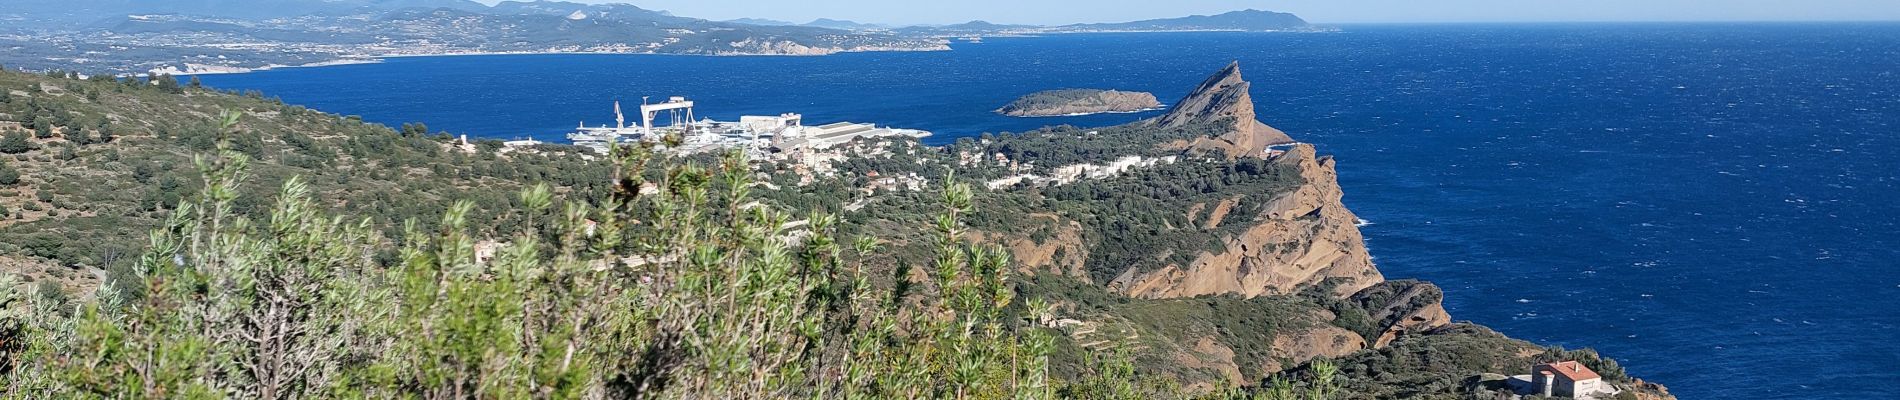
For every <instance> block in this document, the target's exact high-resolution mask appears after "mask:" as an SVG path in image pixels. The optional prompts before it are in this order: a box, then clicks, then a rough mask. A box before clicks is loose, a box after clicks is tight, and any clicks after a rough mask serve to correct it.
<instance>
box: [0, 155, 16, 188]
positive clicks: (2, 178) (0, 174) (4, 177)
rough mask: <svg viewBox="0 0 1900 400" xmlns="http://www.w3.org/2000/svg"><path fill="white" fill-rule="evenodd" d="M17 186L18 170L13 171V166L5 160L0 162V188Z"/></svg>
mask: <svg viewBox="0 0 1900 400" xmlns="http://www.w3.org/2000/svg"><path fill="white" fill-rule="evenodd" d="M18 184H20V170H18V169H14V168H13V165H12V164H10V163H8V162H7V161H6V160H0V186H13V185H18Z"/></svg>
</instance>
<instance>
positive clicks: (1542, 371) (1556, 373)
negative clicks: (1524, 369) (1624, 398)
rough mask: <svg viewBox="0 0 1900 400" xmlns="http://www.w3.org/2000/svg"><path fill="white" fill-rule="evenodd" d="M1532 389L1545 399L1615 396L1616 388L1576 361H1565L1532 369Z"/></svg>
mask: <svg viewBox="0 0 1900 400" xmlns="http://www.w3.org/2000/svg"><path fill="white" fill-rule="evenodd" d="M1531 388H1532V389H1533V390H1535V391H1536V392H1537V393H1538V394H1541V395H1543V396H1545V397H1550V396H1562V397H1571V398H1579V399H1583V398H1590V397H1591V396H1593V395H1596V394H1597V393H1607V394H1614V393H1615V392H1616V389H1615V388H1612V387H1610V385H1608V384H1605V383H1603V377H1602V376H1599V375H1597V372H1596V371H1591V370H1590V367H1585V366H1583V363H1580V362H1576V361H1564V362H1556V363H1550V364H1544V365H1539V366H1535V367H1531Z"/></svg>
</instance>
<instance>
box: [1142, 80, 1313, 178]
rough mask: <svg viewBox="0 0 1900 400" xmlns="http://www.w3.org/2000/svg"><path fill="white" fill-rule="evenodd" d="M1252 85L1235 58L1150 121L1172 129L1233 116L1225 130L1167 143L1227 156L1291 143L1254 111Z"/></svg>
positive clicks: (1261, 153)
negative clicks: (1165, 111)
mask: <svg viewBox="0 0 1900 400" xmlns="http://www.w3.org/2000/svg"><path fill="white" fill-rule="evenodd" d="M1251 87H1252V84H1250V83H1248V82H1247V81H1246V80H1244V79H1242V78H1241V76H1240V62H1239V61H1235V62H1234V63H1233V64H1229V65H1228V66H1227V68H1224V69H1221V71H1220V72H1218V73H1215V74H1214V76H1211V77H1208V78H1207V81H1205V82H1201V86H1200V87H1197V88H1195V89H1194V91H1193V92H1190V93H1189V94H1188V95H1187V97H1186V98H1183V99H1181V101H1179V102H1176V103H1175V105H1174V108H1173V109H1172V110H1169V111H1168V113H1167V114H1166V115H1162V116H1161V117H1158V118H1155V119H1153V120H1149V122H1148V123H1150V124H1154V125H1155V126H1158V127H1161V128H1163V129H1173V128H1180V127H1184V126H1188V125H1191V124H1194V123H1197V122H1205V121H1217V120H1221V119H1231V120H1232V122H1233V124H1234V125H1233V127H1232V128H1231V129H1229V130H1228V131H1227V132H1225V133H1222V134H1219V135H1214V136H1212V137H1202V138H1198V139H1194V140H1192V141H1182V142H1175V143H1170V144H1168V145H1167V146H1168V147H1171V148H1179V149H1185V150H1190V151H1194V152H1212V151H1221V152H1224V153H1226V154H1227V157H1228V158H1240V157H1261V156H1264V155H1265V153H1266V150H1267V146H1271V145H1276V144H1285V143H1292V142H1293V138H1291V137H1288V136H1287V135H1286V133H1285V132H1281V131H1280V130H1279V129H1274V128H1273V127H1271V126H1267V124H1265V123H1261V122H1260V120H1259V116H1258V115H1256V114H1255V112H1254V103H1253V96H1252V95H1250V94H1249V93H1248V89H1250V88H1251Z"/></svg>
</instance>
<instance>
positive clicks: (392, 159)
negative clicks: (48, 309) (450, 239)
mask: <svg viewBox="0 0 1900 400" xmlns="http://www.w3.org/2000/svg"><path fill="white" fill-rule="evenodd" d="M186 86H187V87H173V86H161V85H150V84H144V83H138V84H128V83H121V82H114V81H110V80H83V81H82V80H75V79H65V78H52V77H47V76H42V75H29V74H21V73H13V72H6V73H0V92H6V93H7V96H6V99H5V100H6V101H5V102H4V103H0V121H11V122H19V123H20V124H19V126H13V125H14V124H9V123H6V122H0V135H24V136H27V137H29V138H30V139H29V140H28V141H29V142H30V143H31V146H32V147H33V149H32V150H29V151H26V152H23V153H19V154H0V157H4V159H5V162H6V163H8V164H9V165H11V166H12V167H13V168H15V169H17V170H18V171H20V174H21V177H22V178H21V182H20V183H18V184H16V185H12V186H10V187H0V207H4V208H5V209H6V210H7V211H9V214H10V217H9V218H6V219H4V220H0V257H8V258H9V259H10V260H12V263H14V264H33V265H39V266H41V267H42V268H43V267H45V266H59V267H63V268H67V269H69V270H70V271H72V272H74V273H75V274H77V273H81V272H88V270H94V272H96V270H109V269H112V268H114V267H119V266H122V265H123V264H124V262H125V261H126V260H127V258H129V257H128V255H131V256H135V255H136V253H137V251H138V249H139V247H140V246H142V245H143V241H144V237H145V233H146V232H147V231H149V230H150V229H152V228H154V227H157V226H158V224H159V222H160V221H161V220H162V218H164V216H165V215H168V212H169V210H170V209H171V208H172V207H175V206H176V205H177V204H178V203H179V201H180V200H181V199H182V197H183V196H185V195H186V194H189V193H196V192H197V187H198V186H199V185H200V183H199V181H200V179H199V175H198V172H197V170H196V167H195V166H194V164H193V162H192V157H193V155H194V154H203V153H206V152H208V151H210V150H212V148H213V147H212V146H213V143H215V140H214V139H215V137H216V135H217V134H218V133H217V132H216V130H215V129H213V128H212V126H213V125H212V124H213V122H214V120H215V119H216V117H215V116H216V115H218V114H219V112H220V110H235V111H242V112H243V113H244V117H243V120H242V122H241V124H240V127H241V130H240V132H238V133H237V134H236V136H235V137H234V140H233V142H234V143H235V144H236V146H235V147H236V149H237V150H239V151H241V152H244V153H246V154H248V155H250V156H251V157H252V158H253V159H254V160H253V162H252V168H251V169H250V175H249V177H248V178H247V179H246V181H245V183H246V185H245V186H244V189H245V190H246V191H247V192H248V193H247V195H246V196H243V197H242V199H244V200H242V202H241V203H240V204H239V208H240V209H241V210H244V211H246V212H259V211H260V210H262V209H263V208H265V207H264V206H265V205H268V204H271V202H272V201H274V197H275V196H274V194H275V192H276V190H277V188H278V186H279V185H281V183H282V182H283V181H285V180H287V179H289V178H290V177H293V176H302V177H303V178H305V179H306V180H307V181H309V182H310V183H311V184H312V185H313V186H314V187H313V189H314V190H313V191H314V192H315V193H317V194H318V195H319V196H321V197H322V199H323V200H324V201H325V202H326V203H329V204H331V205H334V206H335V207H337V208H338V209H340V210H343V211H347V212H349V213H350V214H352V215H359V216H363V217H368V218H371V219H373V221H374V222H375V223H376V224H378V225H379V226H380V227H382V228H384V231H385V232H387V233H390V234H391V235H390V236H392V237H393V233H395V232H398V231H399V230H400V229H399V228H400V226H401V224H402V222H403V221H405V220H407V219H410V218H415V219H417V220H418V221H419V222H421V223H422V224H423V226H424V227H427V226H428V225H429V224H432V223H434V222H435V220H436V219H437V218H438V217H439V216H440V215H441V212H442V210H444V209H446V207H447V206H448V205H449V204H450V203H451V202H452V201H454V200H464V199H465V200H470V201H473V202H475V203H476V205H477V209H478V210H484V211H493V210H501V209H506V208H509V207H510V206H512V205H513V204H512V203H513V202H515V199H514V198H513V193H515V192H516V191H517V190H519V188H521V187H524V186H526V185H530V184H533V183H537V182H550V183H555V184H557V185H561V186H564V187H570V188H578V189H579V190H593V188H595V186H594V185H597V184H598V183H600V182H605V181H606V179H605V177H606V174H607V169H606V167H604V166H599V165H596V164H595V163H591V162H587V161H585V160H582V159H580V158H579V157H571V156H562V155H559V153H562V152H565V151H569V149H565V148H555V147H549V148H545V149H541V150H540V151H538V152H537V153H539V154H524V153H512V154H506V155H497V154H496V152H495V151H494V150H495V149H496V148H498V147H499V146H498V144H497V143H493V142H485V143H477V144H474V145H472V146H468V147H467V148H463V147H461V146H459V143H456V141H454V140H451V139H449V138H447V137H446V136H443V135H435V134H414V133H413V132H412V133H411V134H404V133H401V132H397V131H395V130H392V129H390V128H388V127H385V126H382V125H376V124H366V123H363V122H361V121H360V120H359V119H355V118H350V117H340V116H336V115H331V114H324V113H320V112H315V111H311V110H309V109H305V108H303V107H299V106H291V105H285V104H283V103H281V102H278V101H275V100H272V99H266V98H262V97H261V96H257V95H254V94H253V95H238V94H230V93H221V92H216V91H212V90H208V89H197V88H191V87H188V85H186ZM36 124H43V125H52V127H51V129H50V130H51V131H52V133H53V135H52V136H51V137H48V138H33V136H34V135H32V134H31V133H30V132H31V131H32V130H33V128H36V127H37V126H35V125H36ZM102 126H103V128H101V127H102ZM101 131H107V132H110V133H111V135H112V136H113V138H112V139H111V140H110V141H108V142H103V143H98V142H99V141H100V140H101V139H100V132H101ZM82 142H83V143H87V144H83V145H82V144H79V143H82ZM69 157H70V158H69ZM35 209H37V210H35ZM477 215H487V216H489V217H487V218H479V219H478V222H477V226H478V227H480V228H486V227H493V226H497V225H499V224H505V223H507V222H508V221H509V219H510V218H512V217H511V216H509V215H507V214H495V213H484V214H477ZM74 289H81V288H74Z"/></svg>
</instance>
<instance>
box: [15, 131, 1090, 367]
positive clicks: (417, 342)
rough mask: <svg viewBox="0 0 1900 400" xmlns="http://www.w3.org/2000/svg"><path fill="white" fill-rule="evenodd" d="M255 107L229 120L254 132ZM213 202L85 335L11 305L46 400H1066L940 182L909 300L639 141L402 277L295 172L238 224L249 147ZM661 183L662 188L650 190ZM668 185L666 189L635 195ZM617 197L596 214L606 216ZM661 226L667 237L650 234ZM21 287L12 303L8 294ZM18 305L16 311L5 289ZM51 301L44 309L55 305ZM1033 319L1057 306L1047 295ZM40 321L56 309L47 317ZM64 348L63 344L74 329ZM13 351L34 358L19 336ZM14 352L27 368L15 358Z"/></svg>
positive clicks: (230, 152)
mask: <svg viewBox="0 0 1900 400" xmlns="http://www.w3.org/2000/svg"><path fill="white" fill-rule="evenodd" d="M237 125H238V119H237V117H236V114H235V113H230V114H227V115H226V116H225V117H224V118H222V120H221V123H220V130H221V131H226V132H235V131H236V130H237V129H236V128H235V127H236V126H237ZM217 143H218V145H217V146H216V147H217V149H218V152H217V153H216V155H215V156H210V157H199V158H197V160H196V162H195V164H196V165H197V167H198V172H199V176H201V177H202V181H203V188H204V189H203V191H202V193H201V194H199V195H196V196H193V200H192V201H190V202H188V203H184V204H181V205H180V206H179V208H178V210H177V211H175V212H174V213H172V215H171V217H169V218H168V219H167V221H166V223H165V224H164V227H163V228H162V229H159V230H156V231H154V232H153V233H152V235H151V238H150V242H149V245H148V246H147V250H146V251H145V253H144V254H143V255H141V256H140V257H139V259H138V261H137V262H136V263H135V264H136V265H137V267H136V269H137V271H138V273H137V274H136V275H135V277H136V279H138V280H139V281H141V283H140V284H138V285H137V286H138V288H139V289H140V290H142V291H143V293H144V294H143V295H142V296H138V297H136V299H134V300H128V301H129V303H120V302H119V301H121V300H118V299H121V298H131V297H130V296H126V297H121V296H118V295H115V294H114V293H111V292H115V291H116V290H117V289H115V287H116V286H110V285H109V286H107V287H105V288H102V289H101V290H102V295H101V296H99V299H100V300H99V301H97V302H92V303H88V304H85V305H83V306H80V307H79V308H78V310H79V312H78V314H77V315H76V316H74V317H72V318H70V319H44V318H28V317H24V316H22V315H16V314H8V315H7V319H5V320H4V321H3V322H4V323H5V324H6V325H5V326H12V327H17V328H18V329H16V330H14V331H15V332H18V333H17V334H16V336H14V337H15V338H18V339H20V340H22V341H23V342H24V343H32V344H33V345H32V346H34V348H35V349H38V351H39V352H38V353H36V354H38V355H39V356H41V357H44V358H42V360H44V361H45V362H38V363H28V364H14V365H18V367H17V368H16V369H14V370H11V371H7V374H5V375H4V376H5V381H4V382H6V383H7V384H8V385H10V386H9V387H12V388H16V390H14V391H12V392H11V393H14V394H17V395H24V396H27V397H43V396H57V397H65V396H76V397H113V398H226V397H236V398H271V399H278V398H316V397H346V398H357V397H373V398H392V397H402V398H407V397H416V398H583V397H599V396H602V395H607V396H609V397H638V398H786V397H814V398H833V397H840V398H891V397H906V398H918V397H933V398H951V397H954V398H973V399H1002V398H1049V397H1050V396H1052V395H1053V393H1055V391H1054V385H1055V383H1054V382H1053V381H1052V380H1051V379H1049V376H1048V374H1047V370H1048V354H1049V351H1050V349H1051V345H1050V343H1051V341H1052V337H1050V336H1049V335H1048V334H1047V333H1045V332H1042V331H1038V330H1029V331H1018V330H1017V328H1018V327H1017V326H1016V324H1014V323H1012V322H1011V321H1010V320H1008V319H1007V318H1006V317H1005V315H1006V314H1005V313H1004V312H1003V310H1004V309H1005V308H1009V307H1011V305H1012V304H1013V303H1014V300H1015V298H1014V291H1013V289H1011V284H1010V278H1009V272H1010V271H1012V270H1013V269H1012V268H1011V267H1009V265H1008V263H1009V261H1008V258H1007V256H1006V255H1005V254H1006V253H1004V252H1002V251H1000V250H997V249H991V248H984V247H974V246H971V245H969V244H967V243H964V242H963V240H962V239H961V238H962V232H963V229H965V228H963V225H962V223H961V221H960V217H961V216H962V215H965V214H968V213H970V212H972V211H973V207H974V205H973V204H972V202H971V191H970V189H969V187H968V186H966V185H950V186H947V187H946V188H945V189H944V190H943V191H942V192H943V194H944V195H943V196H942V199H941V200H942V201H943V204H944V206H943V208H942V212H941V213H940V214H939V217H938V219H937V221H938V223H937V224H936V225H935V229H934V232H935V236H936V237H937V238H938V240H937V244H936V248H937V250H938V251H939V253H938V254H937V255H936V257H935V262H934V263H933V264H932V265H933V267H934V269H935V272H933V273H932V274H931V276H932V277H933V278H932V279H931V280H929V281H928V282H926V283H927V284H928V288H930V289H931V291H930V292H929V295H927V296H926V295H921V294H920V295H918V296H911V297H892V296H889V295H887V294H886V293H881V292H879V290H878V289H875V288H874V287H872V286H870V285H869V284H868V283H867V282H868V279H867V277H866V276H865V274H866V271H865V269H864V268H863V266H862V264H860V262H861V260H863V259H864V256H865V255H867V254H871V253H873V252H875V251H876V247H877V245H876V244H875V242H870V241H859V242H856V243H853V244H851V245H849V246H847V245H844V244H841V243H839V242H837V241H835V240H833V239H832V237H834V236H833V235H835V233H836V232H835V227H836V219H835V217H831V216H827V215H823V214H815V215H813V216H811V217H810V218H809V219H807V221H809V225H808V228H807V229H808V230H807V232H809V234H806V235H801V236H798V237H803V239H802V240H797V241H793V240H792V239H791V238H792V237H793V236H788V235H786V234H785V230H784V229H785V227H786V223H787V220H788V219H789V215H787V214H785V213H783V212H780V211H775V210H771V209H764V208H749V207H742V205H744V204H745V203H747V202H750V200H749V199H748V194H747V192H748V188H749V187H750V183H751V182H750V176H751V174H750V173H749V171H747V170H746V167H745V166H746V163H745V161H744V160H743V159H742V158H740V157H739V156H737V155H734V156H731V157H728V158H727V159H726V160H724V161H723V162H722V163H721V165H719V166H718V167H716V168H703V167H698V166H696V165H693V164H670V165H669V164H667V162H665V161H664V160H656V159H653V158H652V155H651V152H650V151H648V150H647V149H644V148H631V149H617V150H616V151H615V154H616V156H615V157H614V159H615V161H616V163H615V171H616V177H615V178H613V180H614V183H615V186H616V187H620V188H628V189H631V190H622V191H615V192H610V193H607V194H604V195H602V196H603V197H601V198H595V199H588V200H589V201H572V200H568V201H563V200H561V199H559V198H557V197H556V196H555V195H554V193H553V190H551V189H550V187H549V186H545V185H543V186H535V187H531V188H529V189H528V190H526V191H524V192H522V194H521V195H520V196H518V197H517V198H516V200H518V201H519V207H518V208H515V209H513V210H511V212H512V213H515V214H518V215H519V216H520V217H521V219H522V220H523V224H521V225H518V229H516V230H514V231H512V233H505V234H504V235H502V236H501V237H504V238H506V242H505V244H501V245H499V246H497V247H492V248H493V250H492V253H491V252H488V251H487V250H483V249H487V248H491V247H486V246H480V245H478V244H477V236H475V235H473V234H472V233H471V232H470V228H471V225H470V224H469V221H471V220H472V218H470V217H471V212H472V211H473V209H474V205H473V203H471V202H467V201H463V202H458V203H456V204H455V205H454V206H452V207H450V208H449V209H448V211H447V212H445V213H444V215H443V216H442V218H441V219H440V222H439V223H438V224H436V225H435V226H436V228H434V229H431V230H427V231H425V230H423V229H422V228H421V224H420V223H418V222H416V221H414V220H411V221H410V222H409V223H407V224H406V226H407V230H406V234H405V235H404V236H403V238H404V239H403V240H402V241H401V243H400V244H397V246H399V249H398V250H397V253H398V256H397V257H398V261H397V262H395V263H393V264H391V265H379V264H377V263H375V262H373V261H372V260H371V259H369V258H366V257H364V255H365V254H369V253H374V252H376V251H378V250H379V249H378V248H379V247H381V246H386V244H383V243H381V242H379V241H377V240H374V238H375V234H374V231H373V229H372V225H371V224H370V222H369V221H368V220H367V219H351V218H342V217H337V216H332V215H330V214H329V213H327V212H325V211H323V210H322V206H321V205H320V204H319V203H316V202H314V201H312V199H311V194H312V193H311V191H310V187H309V186H308V184H307V183H305V182H304V181H303V180H301V179H296V178H292V179H290V180H288V181H286V182H285V183H284V184H283V185H282V190H281V191H280V192H279V195H278V196H277V197H276V200H275V203H274V205H273V206H271V207H270V210H269V211H268V212H267V213H266V215H267V216H266V217H265V218H262V219H252V218H250V217H248V216H246V215H245V214H243V213H240V212H237V210H236V208H237V205H238V204H240V202H241V201H240V199H241V197H242V196H243V194H242V193H243V191H242V190H241V189H240V186H241V185H240V183H241V182H245V181H246V180H247V179H246V178H247V175H248V174H249V171H250V168H251V161H252V160H251V159H250V158H249V156H248V155H246V154H244V153H242V152H239V151H237V150H235V149H234V147H235V146H232V145H230V144H229V141H227V140H220V141H218V142H217ZM649 176H653V177H656V178H655V180H652V181H649V180H648V177H649ZM647 183H652V184H653V185H655V186H657V187H659V188H662V190H661V191H659V192H658V193H651V194H648V193H642V192H640V191H639V190H638V189H637V188H639V187H641V186H643V185H644V184H647ZM596 204H598V206H596ZM639 221H647V222H639ZM14 286H15V285H11V284H10V285H6V286H4V287H0V289H6V290H9V291H7V292H4V293H7V294H8V296H11V294H10V293H12V292H11V291H10V290H11V289H13V288H14ZM7 298H12V297H7ZM50 304H54V303H53V302H50V301H47V300H40V301H37V302H35V304H34V305H32V306H29V307H28V310H40V311H44V310H48V309H49V308H40V307H41V306H42V305H47V306H46V307H52V306H50ZM1034 308H1037V309H1046V306H1042V305H1036V306H1035V307H1034ZM31 315H40V316H43V315H44V313H35V314H31ZM55 333H57V334H58V335H59V336H55ZM8 343H13V342H12V341H8ZM9 354H12V353H9Z"/></svg>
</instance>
